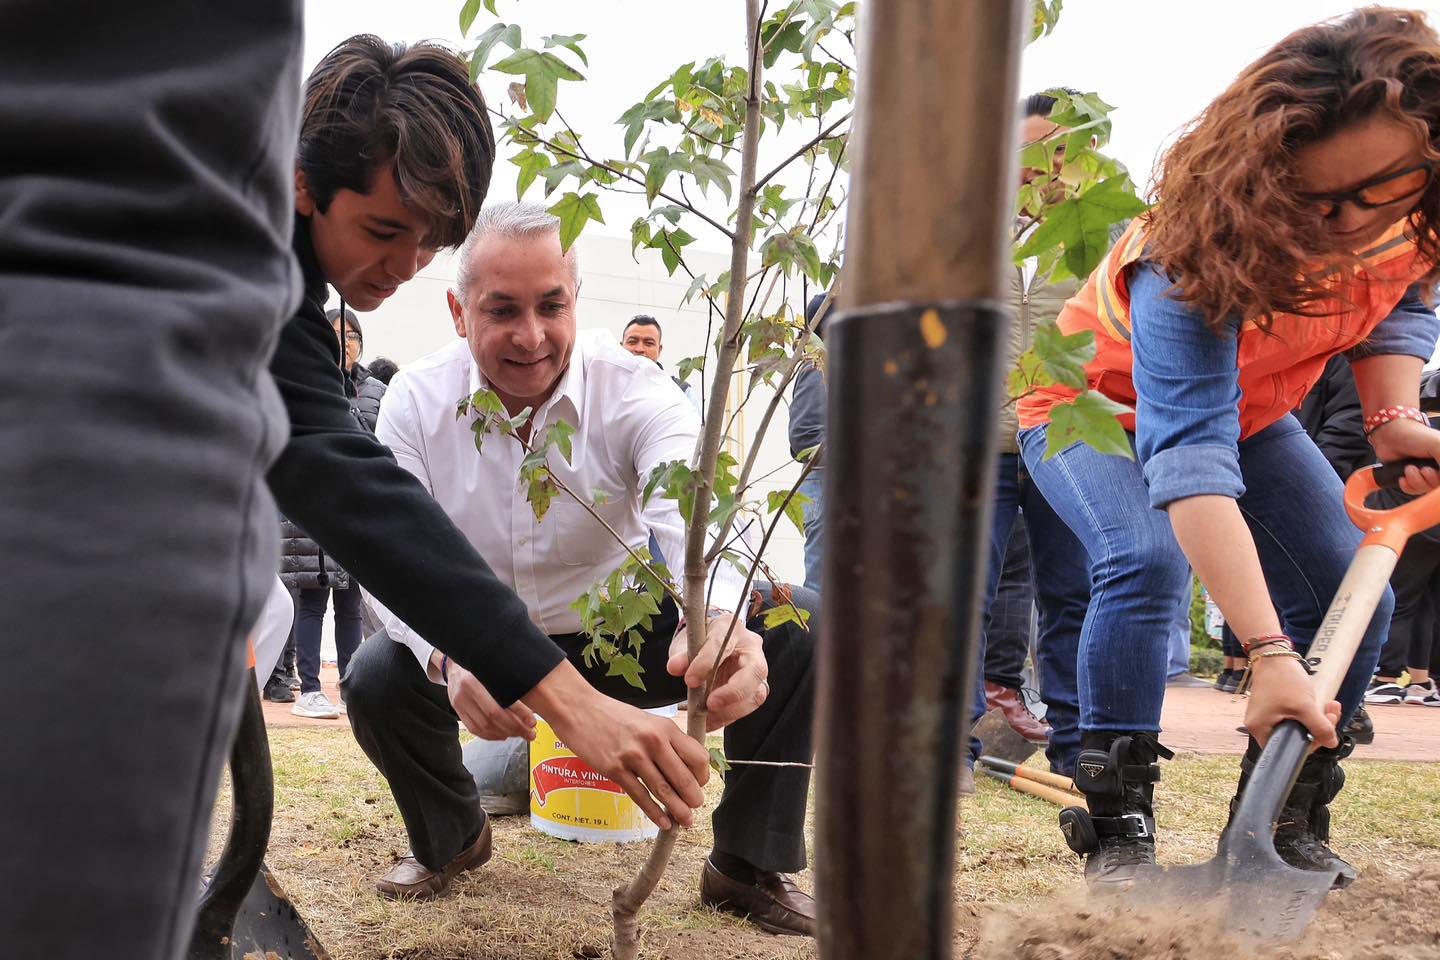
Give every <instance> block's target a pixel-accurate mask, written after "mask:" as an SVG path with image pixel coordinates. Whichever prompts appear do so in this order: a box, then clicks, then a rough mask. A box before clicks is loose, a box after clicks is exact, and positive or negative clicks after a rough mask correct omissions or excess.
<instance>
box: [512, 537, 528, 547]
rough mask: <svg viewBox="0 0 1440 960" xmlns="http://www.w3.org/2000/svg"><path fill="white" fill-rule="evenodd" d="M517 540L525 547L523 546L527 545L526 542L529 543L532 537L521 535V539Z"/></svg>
mask: <svg viewBox="0 0 1440 960" xmlns="http://www.w3.org/2000/svg"><path fill="white" fill-rule="evenodd" d="M515 542H516V543H517V544H518V545H520V546H522V547H523V546H525V544H527V543H529V542H530V538H529V537H521V538H520V539H519V540H516V541H515Z"/></svg>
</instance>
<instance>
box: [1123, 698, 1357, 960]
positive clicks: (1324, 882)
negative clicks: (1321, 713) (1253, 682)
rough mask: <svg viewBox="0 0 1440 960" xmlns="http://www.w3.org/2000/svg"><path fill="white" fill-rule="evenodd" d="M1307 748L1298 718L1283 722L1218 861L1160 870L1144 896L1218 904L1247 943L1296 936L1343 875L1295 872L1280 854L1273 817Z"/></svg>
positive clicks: (1180, 905) (1172, 902) (1182, 904)
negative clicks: (1276, 843)
mask: <svg viewBox="0 0 1440 960" xmlns="http://www.w3.org/2000/svg"><path fill="white" fill-rule="evenodd" d="M1309 748H1310V739H1309V735H1308V734H1307V733H1306V732H1305V728H1304V727H1303V726H1301V725H1300V724H1299V723H1296V722H1295V721H1293V720H1292V721H1286V722H1285V723H1282V724H1281V725H1280V726H1278V727H1277V728H1276V729H1275V733H1274V734H1273V735H1272V736H1271V738H1270V742H1269V743H1268V744H1266V746H1265V751H1264V753H1262V754H1261V756H1260V759H1259V761H1257V762H1256V764H1255V769H1254V771H1253V772H1252V773H1251V775H1250V782H1249V784H1248V785H1247V786H1246V788H1245V793H1244V795H1243V796H1241V798H1240V804H1239V806H1238V807H1237V808H1236V810H1235V815H1234V816H1233V817H1232V818H1231V821H1230V825H1229V826H1228V827H1227V828H1226V829H1225V833H1224V834H1222V835H1221V837H1220V846H1219V849H1218V850H1217V851H1216V854H1215V857H1214V859H1212V860H1210V861H1208V862H1207V863H1201V864H1196V865H1194V866H1185V867H1168V868H1166V869H1165V870H1164V871H1163V872H1157V873H1156V874H1154V875H1153V876H1152V878H1149V879H1148V880H1147V882H1146V883H1145V884H1144V886H1143V888H1142V889H1143V895H1144V897H1145V898H1146V899H1147V900H1152V899H1158V900H1159V902H1161V903H1163V904H1165V905H1167V906H1173V907H1174V908H1176V909H1181V910H1184V909H1186V907H1187V906H1192V905H1203V906H1204V907H1205V908H1206V909H1213V908H1218V909H1220V910H1222V911H1224V916H1225V918H1226V923H1227V925H1229V926H1231V927H1233V928H1234V929H1235V931H1236V933H1237V934H1238V935H1239V936H1241V937H1242V938H1244V939H1247V940H1250V941H1255V942H1260V943H1286V942H1289V941H1291V940H1294V939H1296V938H1297V937H1299V936H1300V934H1301V933H1303V932H1304V931H1305V928H1306V927H1307V926H1309V925H1310V921H1311V920H1313V919H1315V912H1316V911H1317V910H1318V909H1320V904H1321V903H1323V902H1324V900H1325V895H1326V894H1327V893H1329V892H1330V889H1331V886H1332V885H1333V884H1334V883H1335V880H1336V878H1337V877H1338V876H1339V875H1340V871H1339V870H1300V869H1297V868H1295V867H1292V866H1290V864H1288V863H1286V862H1285V861H1284V860H1281V859H1280V855H1279V854H1278V853H1276V852H1275V833H1274V832H1275V819H1276V817H1277V815H1278V814H1279V813H1280V809H1281V808H1282V807H1283V806H1284V804H1285V799H1286V798H1287V797H1288V796H1289V794H1290V788H1291V787H1293V786H1294V785H1295V777H1296V775H1297V774H1298V773H1299V772H1300V765H1301V764H1302V763H1304V762H1305V755H1306V753H1307V752H1308V751H1309Z"/></svg>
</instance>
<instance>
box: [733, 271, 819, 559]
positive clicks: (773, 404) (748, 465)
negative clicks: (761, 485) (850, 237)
mask: <svg viewBox="0 0 1440 960" xmlns="http://www.w3.org/2000/svg"><path fill="white" fill-rule="evenodd" d="M838 286H839V284H838V283H833V284H831V285H830V289H829V290H827V291H825V299H824V300H822V301H820V306H819V308H818V309H817V310H816V311H815V315H814V316H813V317H811V318H810V322H809V323H807V324H806V325H805V332H804V333H803V334H801V338H800V340H799V342H797V343H796V344H795V352H794V354H792V355H791V357H790V360H789V363H788V365H787V366H786V369H785V376H784V377H783V378H782V379H781V382H780V386H779V387H777V388H776V389H775V395H774V396H773V397H771V398H770V403H769V405H768V406H767V407H766V408H765V415H764V416H763V417H762V418H761V419H760V427H759V430H758V433H759V434H760V436H764V435H765V431H766V430H767V429H769V424H770V419H771V418H772V417H773V416H774V415H775V410H776V408H778V407H779V406H780V403H781V402H782V400H783V399H784V396H785V388H786V387H787V386H789V385H790V381H791V380H793V379H794V378H795V373H796V371H797V370H799V368H800V363H801V361H802V360H803V359H804V356H805V354H804V347H805V344H806V343H807V342H808V341H809V339H810V337H812V336H814V332H815V328H816V327H817V326H819V324H820V321H821V320H823V319H824V318H825V315H826V314H827V313H828V312H829V310H830V304H832V303H834V302H835V290H836V288H837V287H838ZM759 455H760V444H758V443H757V444H754V445H753V446H752V447H751V448H750V452H749V453H748V454H747V455H746V457H745V464H744V466H742V467H741V468H740V477H739V479H738V480H737V481H736V483H735V494H736V496H741V497H743V496H744V494H745V488H746V485H747V484H748V483H749V482H750V473H751V471H753V470H754V469H755V461H756V460H757V458H758V457H759ZM814 459H815V458H813V457H812V458H811V460H812V461H813V460H814ZM807 472H808V466H807ZM733 524H734V520H733V518H731V519H730V520H728V521H727V522H726V523H725V525H724V526H723V527H721V528H720V533H719V534H718V535H717V536H716V537H715V542H716V543H717V544H718V543H720V542H722V541H723V540H724V539H725V535H726V534H727V533H729V531H730V527H731V526H732V525H733ZM711 553H712V554H713V553H714V549H713V548H712V549H711ZM707 559H713V557H707Z"/></svg>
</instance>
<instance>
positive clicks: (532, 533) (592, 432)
mask: <svg viewBox="0 0 1440 960" xmlns="http://www.w3.org/2000/svg"><path fill="white" fill-rule="evenodd" d="M484 386H487V384H486V383H485V379H484V377H483V376H482V375H481V373H480V368H479V366H478V365H477V364H476V363H475V361H474V359H473V358H472V357H471V355H470V347H469V344H467V343H466V342H465V341H464V340H456V341H455V342H454V343H452V344H451V345H449V346H447V347H445V348H443V349H441V350H437V351H436V352H435V353H432V354H430V355H429V356H427V357H424V358H422V359H420V360H417V361H415V362H414V363H411V364H407V365H406V367H405V368H404V369H403V370H402V371H400V372H399V373H398V374H396V376H395V379H394V380H393V381H392V382H391V384H390V387H389V389H388V390H386V392H385V398H384V400H383V401H382V403H381V405H380V420H379V423H378V424H377V426H376V428H375V433H376V436H378V437H379V438H380V441H381V442H382V443H384V444H386V445H387V446H389V448H390V449H391V451H393V452H394V454H395V459H396V460H397V461H399V463H400V466H402V467H404V468H405V469H407V470H409V471H410V472H411V473H413V474H414V475H415V476H416V477H418V478H419V480H420V482H421V483H423V484H424V485H425V487H426V489H428V490H429V491H430V494H431V495H432V496H433V497H434V498H435V499H436V500H437V501H438V502H439V503H440V506H441V507H443V508H444V509H445V512H446V513H448V514H449V515H450V519H451V520H453V521H454V522H455V525H456V526H457V527H458V528H459V529H460V531H461V532H462V533H464V534H465V536H466V537H468V538H469V540H470V542H471V544H473V545H474V546H475V549H476V550H477V551H478V552H479V553H480V555H481V556H482V557H484V558H485V561H486V562H487V563H489V564H490V567H491V568H492V569H493V570H494V571H495V575H496V576H497V577H499V578H500V579H501V580H503V581H504V582H505V583H507V584H509V585H510V586H511V587H512V588H514V590H515V592H516V593H518V594H519V595H520V598H521V599H522V600H524V601H525V605H526V607H528V608H529V611H530V619H531V620H533V621H534V622H535V625H536V626H538V627H539V628H540V629H541V630H543V631H545V632H546V633H548V634H551V635H556V634H564V633H578V632H579V630H580V615H579V614H578V613H577V612H576V611H575V610H573V609H571V607H570V604H572V603H573V602H574V601H575V600H576V599H577V598H578V597H579V596H580V595H581V594H583V593H585V592H586V591H587V590H589V589H590V587H591V586H592V585H593V584H594V583H596V582H597V581H600V580H603V579H605V577H607V576H609V574H610V573H611V571H613V570H614V569H615V568H616V567H619V566H621V565H622V564H623V563H624V562H625V561H626V559H627V558H628V554H627V553H626V551H625V548H624V547H622V546H621V545H620V544H619V543H617V542H616V541H615V538H614V537H613V536H612V535H611V534H610V532H609V531H607V530H606V529H605V528H604V527H602V526H601V525H600V524H599V523H598V522H596V520H595V518H594V517H593V516H591V515H590V513H589V512H588V511H587V510H586V509H585V508H584V507H582V506H581V505H580V504H578V503H576V502H575V501H574V500H572V499H571V498H570V497H569V496H568V495H567V494H565V493H563V492H562V493H559V494H558V495H557V496H556V497H555V499H554V500H553V501H551V503H550V509H549V511H548V512H547V513H546V514H545V518H544V520H543V521H539V522H537V521H536V520H535V513H534V511H533V509H532V508H531V505H530V503H529V501H527V500H526V498H525V491H524V489H523V488H522V487H521V484H520V481H519V477H520V462H521V461H522V460H523V459H524V458H525V451H524V449H523V448H522V447H521V445H520V442H519V441H518V440H516V439H515V438H514V437H507V436H504V435H503V434H500V433H498V432H495V431H492V432H491V433H489V434H487V435H486V436H485V437H484V441H483V450H482V451H479V452H477V451H476V449H475V437H474V434H473V433H472V432H471V430H470V424H471V422H472V421H473V415H468V414H467V415H466V416H464V417H461V418H459V419H457V418H456V416H455V407H456V403H457V401H459V400H460V399H461V398H462V397H468V396H470V395H471V394H473V393H474V392H475V391H476V390H478V389H480V388H481V387H484ZM559 420H565V421H567V422H568V423H569V424H570V425H571V426H573V427H575V433H574V436H573V437H572V438H571V457H570V462H569V463H566V462H565V459H564V457H563V456H562V455H561V453H560V452H559V451H558V450H556V449H554V448H552V449H551V451H550V456H549V463H548V465H549V467H550V470H551V472H552V473H553V475H554V476H555V477H556V478H558V479H559V480H561V481H562V482H563V483H564V484H565V485H566V486H568V487H569V488H570V489H571V490H573V491H574V492H575V494H576V495H577V496H580V497H585V498H587V499H588V500H590V501H592V502H593V501H594V500H595V499H597V495H600V494H603V496H604V497H605V498H607V499H606V502H605V503H603V504H601V505H599V506H596V507H595V508H594V509H595V510H596V512H598V513H599V514H600V515H601V516H603V517H604V518H605V520H606V521H607V522H608V523H609V524H610V526H611V527H613V528H614V529H615V531H616V532H617V533H619V534H620V536H621V537H623V538H624V539H625V542H626V543H627V544H629V545H630V546H631V547H634V548H639V547H644V546H646V545H647V544H648V542H649V538H650V535H651V533H652V532H653V533H654V535H655V540H656V542H657V543H658V544H659V546H660V550H661V552H662V553H664V555H665V558H666V561H667V563H668V565H669V566H670V570H671V572H672V574H673V575H674V576H675V578H676V579H677V580H679V579H680V576H681V574H682V573H683V569H682V568H683V564H684V557H685V525H684V520H683V519H682V517H681V515H680V511H679V508H678V506H677V504H676V502H675V501H674V500H669V499H666V498H665V497H663V496H661V494H660V493H659V492H658V491H657V492H656V493H655V495H654V496H652V497H651V499H650V503H649V504H648V505H645V506H642V504H641V495H642V492H643V490H644V487H645V483H646V481H647V479H648V478H649V475H650V471H651V470H652V469H653V468H654V467H656V466H657V465H659V464H661V463H664V462H667V461H671V460H685V461H687V462H690V461H691V460H692V458H693V456H694V453H695V441H696V437H697V436H698V435H699V432H700V419H699V417H698V416H697V415H696V413H695V409H694V408H693V407H692V406H691V405H690V402H689V401H688V400H687V399H686V398H685V395H684V394H682V393H681V392H680V390H679V388H678V387H676V385H675V383H674V381H672V380H671V379H670V377H669V375H668V374H666V373H665V372H664V371H662V370H661V369H660V368H659V367H658V366H657V365H656V364H655V363H653V362H652V361H650V360H647V359H645V358H644V357H637V356H633V355H631V354H630V353H628V352H626V351H625V350H624V349H622V348H621V346H620V345H619V344H618V343H617V342H616V341H615V339H614V337H613V336H612V335H611V334H610V333H609V332H608V331H604V330H589V331H582V332H581V333H580V334H579V335H578V336H577V337H576V341H575V346H574V350H573V352H572V354H571V357H570V365H569V367H568V368H567V369H566V372H565V374H564V375H563V376H562V377H561V380H560V383H559V384H558V385H557V387H556V389H555V392H554V393H553V394H552V395H551V396H550V398H549V399H548V400H546V401H545V402H544V403H543V404H541V405H540V408H539V409H538V410H536V411H535V412H534V414H533V415H532V416H531V420H530V422H531V424H533V429H532V433H531V436H532V437H534V438H539V437H540V436H541V435H542V433H543V432H544V430H545V428H546V427H548V426H550V425H551V424H554V423H555V422H557V421H559ZM709 585H710V586H709V597H708V600H707V602H708V603H709V604H710V605H712V606H717V607H721V608H724V609H729V610H734V609H736V607H737V606H738V604H739V600H740V595H741V592H742V590H743V588H744V578H743V577H741V576H740V575H739V573H738V571H736V570H735V569H734V567H732V566H731V565H730V564H729V563H727V562H725V561H723V560H717V561H716V564H715V565H714V566H713V567H712V569H711V576H710V579H709ZM371 605H372V607H373V608H374V609H375V612H376V614H377V615H378V616H379V618H380V620H381V622H382V623H384V625H385V627H386V629H387V631H388V633H389V635H390V637H391V639H393V640H396V641H398V642H400V643H404V644H405V645H406V646H408V647H410V648H411V649H412V650H413V651H414V652H415V656H416V657H417V658H418V659H419V661H420V664H421V667H422V668H424V669H426V670H427V673H428V666H429V662H430V654H431V651H432V650H433V649H434V648H433V647H432V646H431V644H429V643H428V642H426V641H425V640H424V638H422V637H420V636H419V635H418V634H416V633H415V632H414V631H413V630H411V629H410V628H409V627H408V626H406V625H405V623H404V622H402V621H401V620H400V619H399V618H398V617H396V616H395V615H394V614H392V613H391V612H390V611H389V610H387V609H385V608H384V606H383V605H382V604H380V603H379V602H378V601H376V600H374V599H373V598H372V600H371Z"/></svg>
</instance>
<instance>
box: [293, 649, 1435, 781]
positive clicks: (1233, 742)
mask: <svg viewBox="0 0 1440 960" xmlns="http://www.w3.org/2000/svg"><path fill="white" fill-rule="evenodd" d="M320 682H321V685H322V686H323V687H324V688H325V693H326V695H328V696H329V697H330V699H331V700H332V701H333V702H335V703H337V704H338V703H339V702H340V689H339V676H338V674H337V673H336V671H335V665H334V664H325V666H324V667H322V668H321V671H320ZM290 706H291V705H290V704H288V703H268V702H267V703H266V704H265V721H266V723H268V724H269V725H271V726H276V727H312V728H316V729H324V728H326V727H330V728H333V729H336V730H346V731H347V732H348V728H349V725H348V724H347V723H346V722H345V720H344V718H343V717H342V718H341V719H339V720H307V719H305V718H303V717H296V716H293V715H292V714H291V713H290ZM1370 716H1371V718H1372V719H1374V721H1375V742H1374V743H1372V744H1369V745H1366V746H1362V747H1359V748H1357V749H1356V751H1355V759H1357V760H1422V761H1423V760H1431V761H1433V760H1440V708H1436V707H1420V706H1406V705H1403V704H1396V705H1386V706H1383V707H1377V706H1372V707H1371V708H1370ZM1244 720H1245V700H1244V699H1243V698H1241V697H1236V696H1233V695H1231V694H1225V693H1220V692H1219V691H1217V690H1212V689H1209V688H1201V687H1170V688H1168V689H1167V690H1166V694H1165V713H1164V717H1163V719H1162V721H1161V723H1162V724H1163V726H1164V733H1163V738H1164V743H1165V745H1166V746H1167V747H1170V748H1171V749H1172V750H1176V751H1179V752H1182V753H1202V754H1218V755H1225V754H1234V755H1239V754H1241V753H1244V752H1245V734H1243V733H1241V732H1239V731H1238V730H1237V729H1236V728H1237V727H1239V726H1240V724H1241V723H1243V722H1244ZM679 722H680V723H681V725H682V726H683V724H684V717H683V716H682V717H680V718H679Z"/></svg>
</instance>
